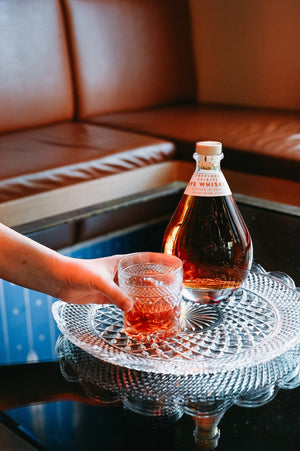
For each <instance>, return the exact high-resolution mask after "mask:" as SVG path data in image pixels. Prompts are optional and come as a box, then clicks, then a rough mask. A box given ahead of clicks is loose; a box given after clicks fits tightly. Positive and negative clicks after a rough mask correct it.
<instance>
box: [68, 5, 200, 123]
mask: <svg viewBox="0 0 300 451" xmlns="http://www.w3.org/2000/svg"><path fill="white" fill-rule="evenodd" d="M64 4H65V7H66V17H67V21H68V28H69V33H70V45H71V54H72V57H73V66H74V72H75V82H76V92H77V96H78V97H77V102H78V105H77V108H78V116H79V117H80V118H84V117H87V116H90V115H94V114H102V113H110V112H119V111H128V110H134V109H140V108H149V107H152V106H157V105H160V104H166V103H172V102H177V101H180V100H188V99H191V98H195V97H196V89H195V87H196V84H195V71H194V65H193V55H192V45H191V28H190V22H189V10H188V2H187V1H185V0H176V1H174V0H163V1H162V0H147V1H140V0H122V1H120V0H110V1H107V0H85V1H79V0H64Z"/></svg>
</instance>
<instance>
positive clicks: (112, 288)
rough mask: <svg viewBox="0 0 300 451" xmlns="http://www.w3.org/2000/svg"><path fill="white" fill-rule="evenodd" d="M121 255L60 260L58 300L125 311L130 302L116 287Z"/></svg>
mask: <svg viewBox="0 0 300 451" xmlns="http://www.w3.org/2000/svg"><path fill="white" fill-rule="evenodd" d="M123 257H124V255H113V256H111V257H103V258H97V259H91V260H86V259H77V258H71V257H62V258H63V259H64V264H63V266H62V267H63V273H64V274H63V276H62V278H61V280H62V286H61V289H60V291H59V292H58V294H57V297H58V298H59V299H61V300H62V301H65V302H70V303H73V304H88V303H95V304H115V305H116V306H117V307H119V308H120V309H121V310H124V311H127V310H129V309H130V308H131V306H132V301H131V299H130V298H129V296H127V295H126V294H125V293H123V291H122V290H121V289H120V288H119V286H118V285H117V271H118V262H119V260H121V258H123Z"/></svg>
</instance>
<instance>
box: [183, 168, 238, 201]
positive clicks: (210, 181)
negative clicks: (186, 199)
mask: <svg viewBox="0 0 300 451" xmlns="http://www.w3.org/2000/svg"><path fill="white" fill-rule="evenodd" d="M184 194H187V195H188V196H203V197H216V196H230V195H231V191H230V188H229V186H228V183H227V181H226V179H225V177H224V174H223V173H222V172H221V171H214V170H211V169H210V170H202V171H201V172H194V174H193V175H192V178H191V180H190V181H189V183H188V185H187V187H186V189H185V191H184Z"/></svg>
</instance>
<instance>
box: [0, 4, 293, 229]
mask: <svg viewBox="0 0 300 451" xmlns="http://www.w3.org/2000/svg"><path fill="white" fill-rule="evenodd" d="M191 3H193V2H189V1H188V0H176V1H174V0H164V1H161V0H147V2H141V1H140V0H110V1H106V0H43V1H40V0H26V2H25V1H24V2H20V1H19V0H2V1H1V2H0V68H1V70H0V102H1V109H0V155H1V166H0V221H2V222H6V223H8V224H9V225H12V226H14V225H19V224H20V223H22V222H26V221H28V222H29V221H31V220H32V217H33V216H32V212H33V211H34V209H36V208H37V205H39V206H42V205H43V211H41V214H40V216H42V217H47V215H50V214H54V213H55V212H56V211H57V212H58V211H60V212H61V211H63V209H64V208H65V207H64V205H58V204H59V199H61V203H63V202H64V200H65V199H70V198H73V201H72V208H73V207H74V208H77V207H78V208H81V207H82V205H83V203H84V201H86V202H87V203H88V202H90V201H91V193H92V192H93V190H95V189H96V190H97V189H100V188H101V189H102V188H103V187H104V186H105V185H106V186H107V185H109V184H110V183H111V185H113V184H115V180H116V177H121V175H122V177H123V178H122V183H123V185H122V184H120V192H119V194H118V193H117V194H115V195H116V196H117V195H119V196H120V197H122V196H124V195H127V194H128V193H129V192H130V193H131V194H132V193H133V192H134V190H135V192H136V193H138V192H139V191H141V190H143V189H148V188H149V186H150V187H151V183H149V178H152V180H153V181H154V180H156V179H157V178H159V177H160V173H161V171H162V170H163V168H164V166H163V165H164V164H168V163H169V162H171V161H173V162H177V163H178V164H176V165H174V166H173V167H174V168H175V167H176V171H177V172H176V174H177V173H180V170H178V167H179V166H180V165H181V164H182V168H183V167H184V164H185V163H186V162H189V163H190V164H191V165H192V166H193V159H192V155H193V152H194V146H195V142H196V141H197V140H219V141H222V142H223V145H224V150H225V159H224V164H223V167H224V168H228V169H229V170H231V171H232V170H234V171H238V172H239V173H246V172H248V173H251V174H261V175H265V176H267V177H266V183H267V182H268V177H277V178H279V179H280V180H281V181H283V180H284V179H285V180H286V181H287V182H291V181H295V180H298V174H299V165H300V152H299V146H300V115H299V111H296V110H295V111H284V110H279V109H275V108H273V109H266V108H265V109H263V108H255V107H253V105H252V106H247V105H243V106H232V105H231V104H230V103H229V102H228V104H227V105H224V104H222V103H219V104H217V103H214V104H212V103H203V102H202V101H201V99H200V98H199V86H198V85H197V82H198V80H199V76H198V74H197V70H196V64H195V58H194V42H193V33H192V23H191V16H190V6H191ZM200 97H201V96H200ZM183 160H185V161H183ZM168 168H169V169H170V168H171V166H168ZM137 171H139V173H138V174H137ZM174 171H175V170H174ZM181 172H185V174H187V172H188V171H185V170H183V169H182V171H181ZM131 174H132V177H130V175H131ZM174 176H175V172H174V174H170V177H169V180H172V181H174ZM186 176H187V175H185V177H186ZM135 178H137V179H139V183H138V184H136V185H134V179H135ZM287 179H288V180H287ZM101 180H103V183H102V184H101V183H99V184H97V185H95V184H94V182H97V183H98V182H101ZM236 180H242V178H240V177H237V178H236ZM155 183H156V182H155ZM155 183H154V182H153V185H152V186H156V185H155ZM159 183H161V181H160V182H159ZM131 184H132V186H133V188H132V189H131V191H128V189H127V188H128V185H131ZM125 185H126V189H122V188H121V187H122V186H123V187H125ZM85 186H88V187H89V189H87V190H85ZM240 191H241V192H242V190H240ZM79 192H81V193H82V195H81V196H80V197H81V199H80V202H79V199H78V203H77V204H76V198H77V196H78V193H79ZM104 192H105V193H106V192H107V191H105V190H104ZM52 194H53V196H52ZM41 195H44V197H41ZM51 196H52V201H51V202H49V205H50V204H51V211H50V210H47V205H48V201H49V199H50V198H51ZM84 196H86V200H84V199H83V197H84ZM37 199H39V202H37ZM44 199H45V202H44ZM102 200H103V198H102ZM274 200H276V199H274ZM21 201H22V202H21ZM23 201H24V202H23ZM56 206H57V210H55V208H56ZM20 211H21V213H19V212H20ZM10 217H14V218H17V217H18V219H16V221H14V220H10Z"/></svg>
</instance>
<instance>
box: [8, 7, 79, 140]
mask: <svg viewBox="0 0 300 451" xmlns="http://www.w3.org/2000/svg"><path fill="white" fill-rule="evenodd" d="M73 103H74V102H73V88H72V78H71V72H70V60H69V55H68V48H67V41H66V34H65V29H64V21H63V15H62V9H61V4H60V2H59V0H43V1H41V0H26V1H19V0H1V1H0V105H1V108H0V133H1V132H6V131H10V130H16V129H21V128H27V127H33V126H39V125H41V124H46V123H51V122H57V121H61V120H66V119H70V118H72V116H73V111H74V108H73Z"/></svg>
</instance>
